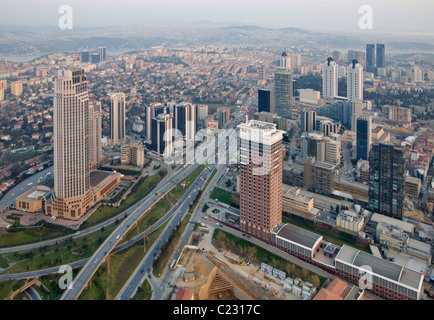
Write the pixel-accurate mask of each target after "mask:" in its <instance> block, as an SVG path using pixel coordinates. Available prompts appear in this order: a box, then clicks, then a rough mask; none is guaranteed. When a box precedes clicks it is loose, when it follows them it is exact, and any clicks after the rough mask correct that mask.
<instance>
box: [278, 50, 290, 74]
mask: <svg viewBox="0 0 434 320" xmlns="http://www.w3.org/2000/svg"><path fill="white" fill-rule="evenodd" d="M290 54H292V52H291V53H290ZM279 68H284V69H288V70H292V59H291V57H290V56H289V55H288V52H283V53H282V56H281V57H280V59H279Z"/></svg>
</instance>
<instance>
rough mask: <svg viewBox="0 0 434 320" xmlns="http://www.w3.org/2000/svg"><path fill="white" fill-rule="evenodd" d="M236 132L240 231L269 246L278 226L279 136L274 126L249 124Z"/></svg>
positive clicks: (280, 187) (280, 174) (279, 189)
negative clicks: (238, 167)
mask: <svg viewBox="0 0 434 320" xmlns="http://www.w3.org/2000/svg"><path fill="white" fill-rule="evenodd" d="M239 128H240V131H239V135H240V164H241V168H240V228H241V230H242V231H243V232H246V233H247V234H250V235H252V236H254V237H257V238H260V239H262V240H264V241H267V242H269V241H270V240H271V232H272V231H273V229H274V228H276V227H277V226H278V225H279V223H281V222H282V162H283V156H284V155H283V149H282V134H283V132H284V131H281V130H277V129H276V125H275V124H271V123H267V122H262V121H255V120H251V121H249V122H248V123H245V124H241V125H239Z"/></svg>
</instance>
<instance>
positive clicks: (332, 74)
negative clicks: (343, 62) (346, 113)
mask: <svg viewBox="0 0 434 320" xmlns="http://www.w3.org/2000/svg"><path fill="white" fill-rule="evenodd" d="M322 95H323V97H324V98H331V99H333V98H334V97H337V96H338V65H337V64H336V62H335V61H334V60H333V58H328V59H327V61H326V62H324V64H323V66H322Z"/></svg>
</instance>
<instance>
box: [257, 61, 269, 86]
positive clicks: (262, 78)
mask: <svg viewBox="0 0 434 320" xmlns="http://www.w3.org/2000/svg"><path fill="white" fill-rule="evenodd" d="M265 72H266V71H265V66H259V67H258V85H264V84H265V83H266V82H267V75H266V73H265Z"/></svg>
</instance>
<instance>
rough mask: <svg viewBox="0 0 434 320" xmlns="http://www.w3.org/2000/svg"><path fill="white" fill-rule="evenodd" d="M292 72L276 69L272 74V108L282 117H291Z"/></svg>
mask: <svg viewBox="0 0 434 320" xmlns="http://www.w3.org/2000/svg"><path fill="white" fill-rule="evenodd" d="M292 86H293V84H292V72H291V71H289V70H287V69H278V70H277V71H276V72H275V74H274V109H275V112H276V113H277V114H278V115H279V116H281V117H284V118H290V119H291V118H292Z"/></svg>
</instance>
